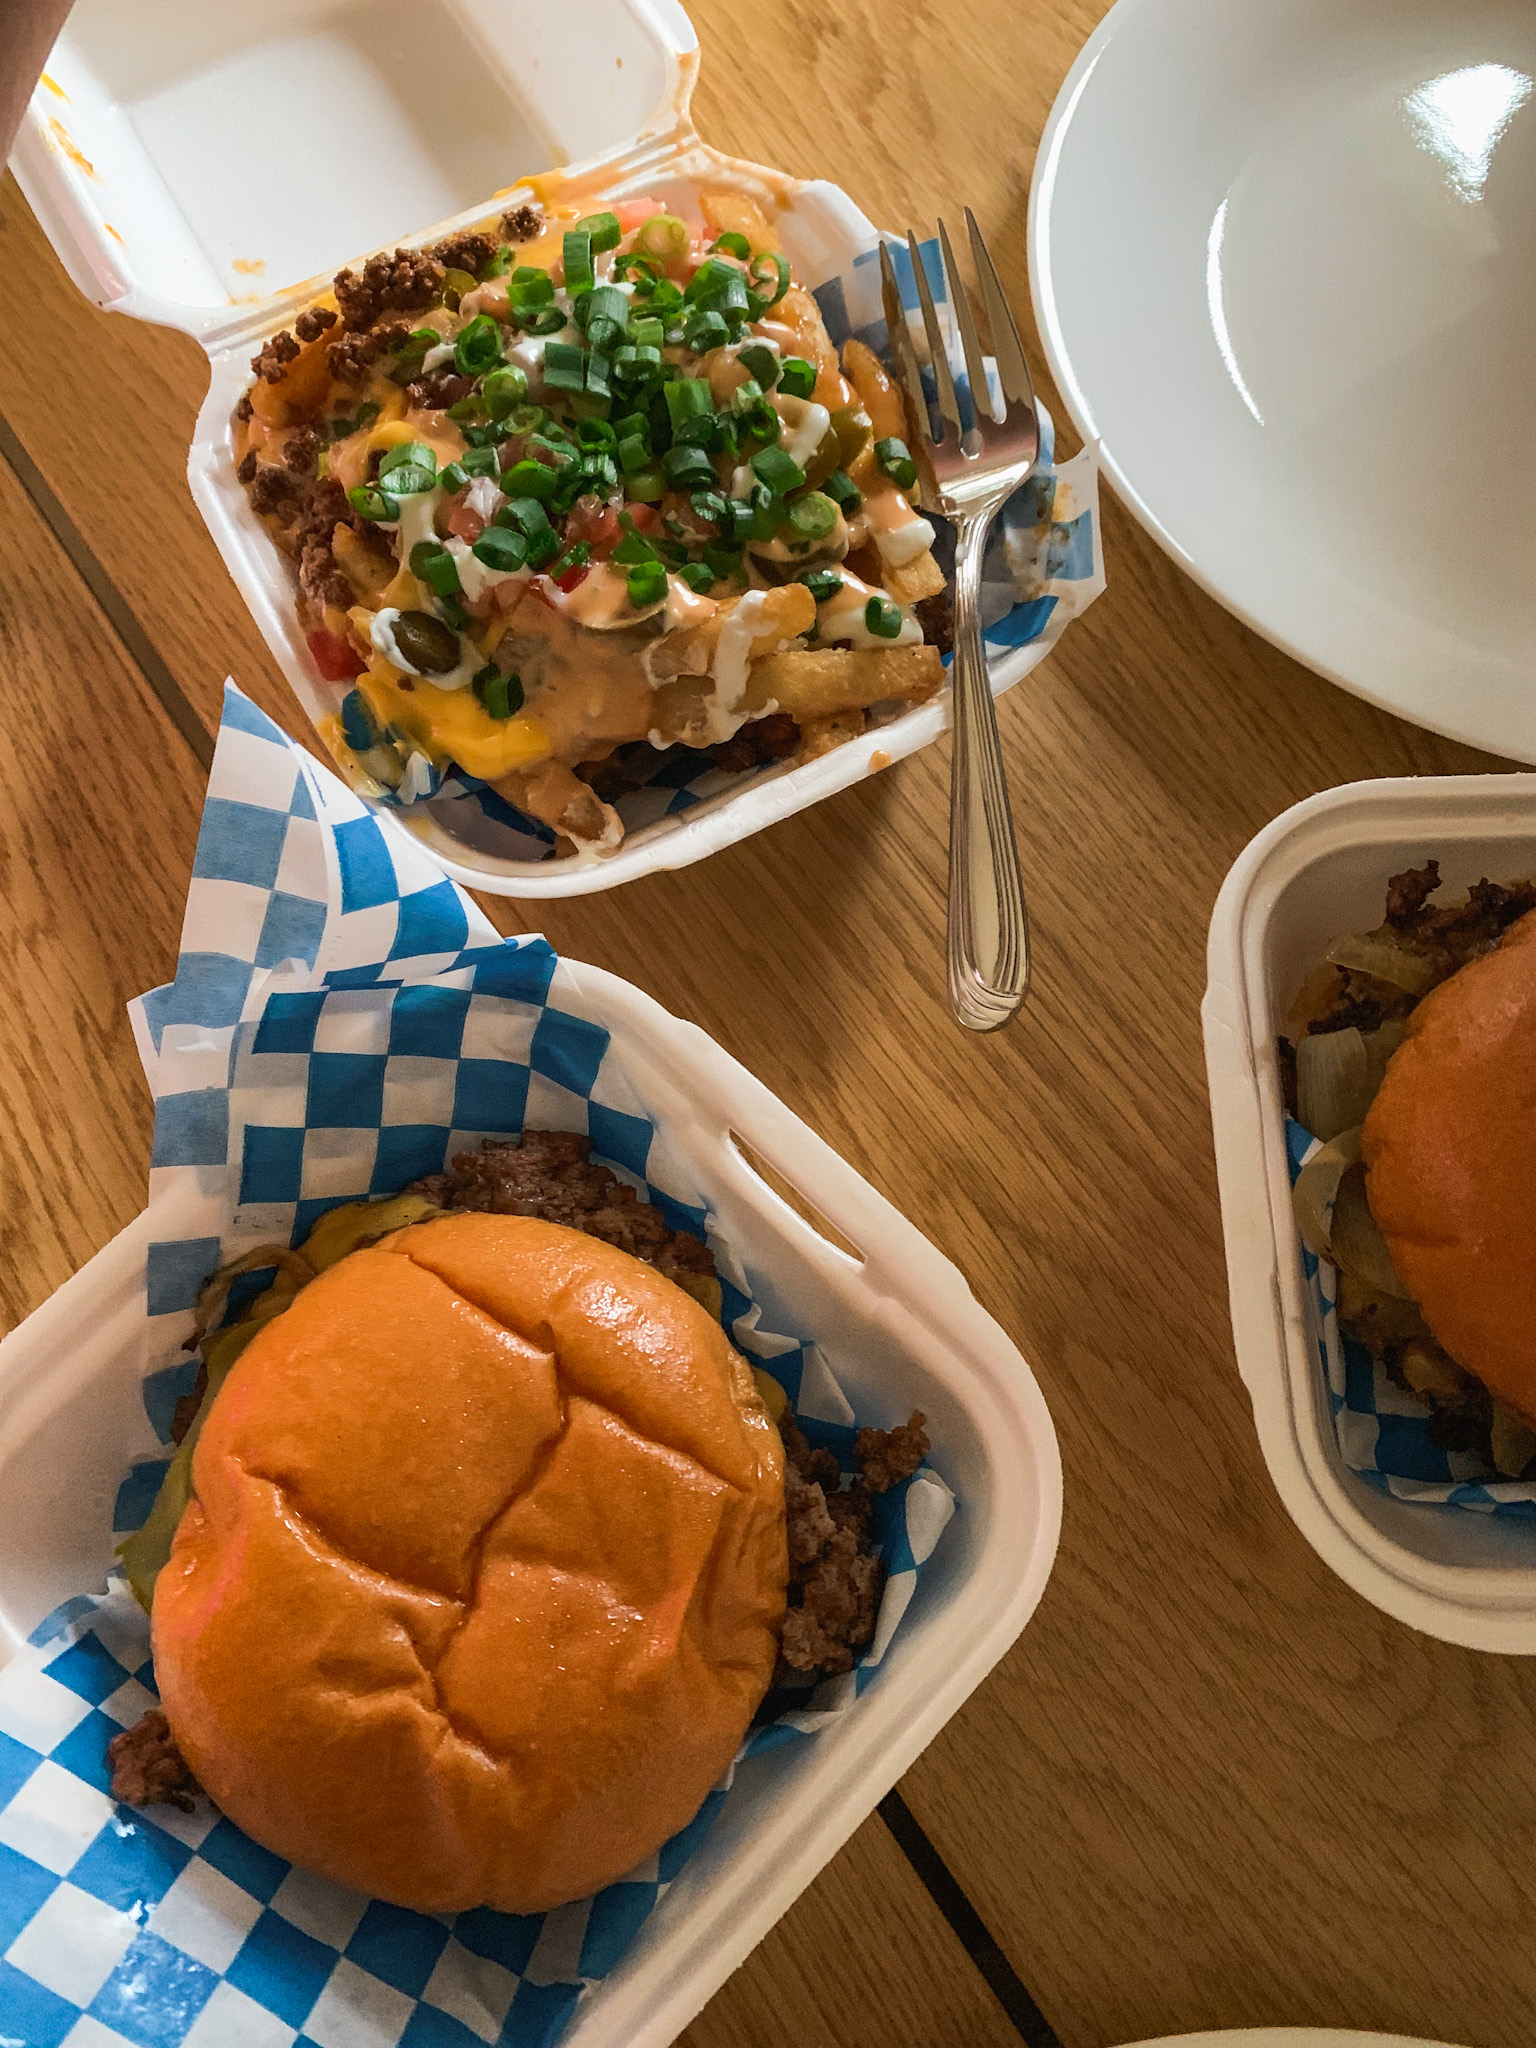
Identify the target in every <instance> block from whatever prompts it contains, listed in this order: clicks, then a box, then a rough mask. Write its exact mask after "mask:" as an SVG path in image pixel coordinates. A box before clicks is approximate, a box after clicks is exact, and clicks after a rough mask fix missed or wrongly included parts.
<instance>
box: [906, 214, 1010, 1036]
mask: <svg viewBox="0 0 1536 2048" xmlns="http://www.w3.org/2000/svg"><path fill="white" fill-rule="evenodd" d="M965 220H966V226H967V227H968V228H969V230H970V237H971V253H972V255H973V256H974V257H975V259H976V273H977V276H978V278H979V280H980V283H981V296H982V300H983V303H984V304H985V307H986V313H987V324H988V326H989V327H990V328H991V330H992V350H993V357H994V360H995V361H996V364H997V373H998V379H999V382H1000V384H1001V386H1002V401H1001V403H1000V404H999V405H998V407H997V409H996V410H995V411H994V409H993V407H994V400H993V393H992V388H991V385H990V383H989V381H988V378H987V371H986V364H985V362H984V361H983V359H982V353H981V342H980V339H979V338H978V336H977V333H976V322H975V319H974V318H973V316H972V313H971V307H970V301H969V300H968V299H967V297H966V295H965V285H964V283H963V281H962V279H961V276H960V271H959V267H958V266H957V264H956V262H955V252H954V250H953V249H952V248H951V247H950V245H949V234H948V231H947V229H946V228H945V226H944V223H943V221H940V222H939V243H940V246H941V248H942V249H943V252H944V269H945V272H946V274H947V277H948V280H949V303H950V305H951V306H952V307H953V308H954V315H955V324H956V326H957V327H958V329H959V331H960V345H961V347H962V349H963V350H964V352H965V368H966V374H967V376H968V378H969V379H970V386H971V406H972V412H973V415H974V419H973V424H972V425H971V426H970V428H969V429H967V428H966V427H965V425H964V423H963V421H962V419H961V414H960V405H959V400H958V398H957V397H956V393H955V380H954V377H953V375H952V373H951V371H950V366H949V354H948V350H947V349H946V346H945V341H944V334H943V331H942V329H941V328H940V326H939V318H938V314H937V313H936V312H935V310H934V304H933V294H932V293H931V291H930V290H929V288H928V278H927V274H926V272H925V271H924V269H923V261H922V257H921V255H920V254H919V252H918V246H917V238H916V236H915V235H913V234H912V232H911V230H910V229H909V230H908V233H907V246H908V248H909V249H910V250H911V253H912V269H913V272H914V274H915V276H916V279H917V296H918V303H919V305H920V306H921V307H922V314H923V326H924V328H925V329H926V331H927V336H928V353H929V356H930V358H931V359H932V363H933V374H934V379H935V382H936V383H937V385H938V394H939V411H940V413H941V414H942V416H943V421H944V432H943V435H942V436H941V438H940V439H939V440H938V441H935V440H934V439H933V436H932V433H931V431H930V427H929V419H928V402H927V399H926V397H925V395H924V392H923V386H922V379H921V376H920V375H919V371H918V362H917V353H916V350H915V349H914V348H913V345H912V336H911V333H910V331H909V329H908V327H907V318H906V314H905V312H904V311H903V309H902V304H901V294H900V291H899V289H898V287H897V283H896V271H895V268H894V266H893V265H892V262H891V252H890V248H889V245H888V244H886V243H884V242H882V243H881V245H880V277H881V283H882V286H883V288H884V296H885V324H886V328H887V330H888V332H889V336H890V346H891V358H892V362H893V363H894V365H895V368H896V372H897V376H898V379H899V381H900V384H901V386H902V390H903V393H904V396H905V399H906V408H907V418H908V422H909V424H910V426H911V430H912V452H913V455H914V456H915V458H916V460H917V464H918V470H919V474H920V477H921V479H922V486H923V506H924V509H925V510H932V511H938V512H942V513H943V514H944V516H945V518H946V519H950V520H952V521H953V522H954V526H955V658H954V663H953V667H952V675H951V682H952V690H951V694H952V697H953V702H954V728H955V742H954V755H953V760H952V765H951V770H950V809H949V938H948V950H949V1001H950V1007H951V1009H952V1010H953V1011H954V1013H955V1016H956V1018H957V1019H958V1020H959V1022H960V1023H961V1024H963V1025H964V1026H965V1027H966V1029H967V1030H969V1031H996V1030H997V1029H998V1028H999V1027H1000V1026H1001V1025H1004V1024H1006V1023H1007V1022H1008V1020H1009V1019H1010V1018H1011V1017H1012V1016H1014V1014H1015V1013H1016V1012H1017V1010H1018V1007H1019V1005H1020V1004H1021V1003H1022V1002H1023V1000H1024V993H1025V990H1026V989H1027V988H1028V986H1029V919H1028V916H1027V914H1026V912H1025V908H1024V882H1023V878H1022V876H1021V875H1020V872H1019V850H1018V847H1017V845H1016V844H1015V842H1014V836H1013V815H1012V812H1011V810H1010V809H1009V804H1008V780H1007V777H1006V775H1005V774H1004V772H1003V749H1002V742H1001V740H1000V739H999V737H998V731H997V711H996V707H995V706H994V704H993V702H992V690H991V687H990V685H989V683H988V681H987V657H986V651H985V649H984V648H983V646H982V640H981V563H982V556H983V554H984V553H985V551H986V545H987V529H988V528H989V527H990V526H991V524H992V517H993V514H994V513H995V512H996V511H997V510H998V508H999V507H1000V506H1001V505H1002V504H1003V503H1004V502H1005V501H1006V500H1007V499H1008V498H1009V497H1010V496H1011V495H1012V494H1013V492H1015V491H1016V490H1017V489H1018V487H1019V485H1020V484H1021V483H1023V481H1024V479H1025V478H1026V477H1027V476H1028V475H1029V473H1030V471H1031V470H1032V469H1033V468H1034V466H1035V464H1036V462H1037V461H1038V460H1039V456H1040V423H1039V421H1038V419H1037V418H1036V416H1035V393H1034V387H1033V385H1032V384H1031V382H1030V377H1029V366H1028V364H1027V363H1026V362H1025V360H1024V349H1023V345H1022V343H1021V342H1020V340H1019V330H1018V328H1017V327H1016V325H1015V324H1014V318H1013V315H1012V313H1011V312H1010V311H1009V309H1008V301H1007V300H1006V299H1005V298H1004V296H1003V288H1002V285H1001V284H1000V283H999V282H998V276H997V271H996V269H995V268H994V266H993V262H992V258H991V256H990V255H989V254H988V253H987V245H986V243H985V242H984V241H983V240H982V238H981V230H980V228H979V227H977V225H976V216H975V215H974V214H973V213H972V212H971V209H970V208H969V207H967V208H966V209H965Z"/></svg>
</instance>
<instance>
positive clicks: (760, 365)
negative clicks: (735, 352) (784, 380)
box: [736, 341, 779, 391]
mask: <svg viewBox="0 0 1536 2048" xmlns="http://www.w3.org/2000/svg"><path fill="white" fill-rule="evenodd" d="M736 360H737V361H738V362H739V363H740V364H741V367H742V368H743V369H744V370H745V371H746V373H747V375H748V376H749V377H752V378H754V379H755V380H756V382H757V384H758V385H759V387H760V388H761V389H762V390H764V391H771V390H772V389H773V387H774V385H775V384H777V383H778V381H779V352H778V350H777V349H775V348H770V347H769V346H768V344H767V342H766V341H749V342H748V343H747V345H746V347H745V348H744V349H743V350H742V351H741V354H740V355H739V356H738V357H737V358H736Z"/></svg>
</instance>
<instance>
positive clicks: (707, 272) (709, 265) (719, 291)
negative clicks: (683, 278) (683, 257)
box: [683, 256, 747, 306]
mask: <svg viewBox="0 0 1536 2048" xmlns="http://www.w3.org/2000/svg"><path fill="white" fill-rule="evenodd" d="M746 294H747V281H746V279H745V278H744V277H743V276H742V274H741V272H740V271H739V270H738V269H737V268H736V265H735V264H734V263H722V262H721V261H720V259H719V258H718V257H717V256H706V257H705V259H704V261H703V262H702V263H701V264H700V265H699V267H698V269H697V270H696V271H695V272H694V273H693V275H692V277H690V278H689V280H688V285H687V289H686V290H685V291H684V293H683V297H684V298H685V299H686V300H687V301H688V303H689V305H690V306H713V305H717V304H721V305H724V304H728V303H731V302H732V301H734V302H735V303H736V304H738V305H741V304H744V303H745V301H746Z"/></svg>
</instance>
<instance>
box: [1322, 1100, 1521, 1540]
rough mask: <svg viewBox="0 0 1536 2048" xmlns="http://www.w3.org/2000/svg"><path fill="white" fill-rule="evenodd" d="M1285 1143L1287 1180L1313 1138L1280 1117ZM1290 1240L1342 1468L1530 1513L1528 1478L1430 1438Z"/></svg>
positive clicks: (1428, 1492) (1412, 1496)
mask: <svg viewBox="0 0 1536 2048" xmlns="http://www.w3.org/2000/svg"><path fill="white" fill-rule="evenodd" d="M1285 1143H1286V1155H1287V1159H1288V1162H1289V1165H1290V1174H1291V1184H1292V1185H1293V1186H1294V1185H1295V1182H1296V1179H1297V1176H1298V1175H1299V1174H1300V1172H1301V1169H1302V1167H1303V1166H1305V1165H1306V1163H1307V1161H1308V1160H1309V1159H1310V1158H1311V1157H1312V1155H1313V1153H1314V1152H1316V1151H1318V1150H1319V1149H1320V1141H1319V1140H1318V1139H1316V1138H1314V1137H1313V1136H1312V1133H1311V1132H1310V1131H1308V1130H1305V1129H1304V1128H1303V1127H1302V1125H1300V1124H1299V1123H1297V1122H1296V1121H1295V1119H1294V1118H1292V1117H1287V1118H1286V1121H1285ZM1297 1246H1298V1248H1299V1250H1300V1253H1301V1271H1302V1277H1303V1280H1304V1282H1305V1287H1306V1295H1307V1300H1308V1302H1309V1304H1310V1310H1311V1330H1312V1341H1313V1344H1314V1346H1315V1347H1316V1351H1317V1359H1318V1363H1319V1365H1320V1366H1321V1367H1322V1371H1323V1377H1324V1379H1325V1380H1326V1382H1327V1385H1328V1407H1329V1411H1330V1413H1331V1414H1332V1416H1333V1426H1334V1431H1335V1433H1336V1435H1337V1437H1338V1442H1339V1454H1340V1456H1341V1457H1342V1458H1343V1460H1344V1462H1345V1464H1346V1465H1347V1466H1348V1467H1349V1469H1350V1470H1351V1471H1352V1472H1358V1473H1359V1474H1360V1477H1361V1478H1362V1479H1364V1480H1366V1481H1368V1482H1369V1483H1370V1484H1371V1485H1372V1486H1374V1487H1377V1488H1378V1489H1379V1490H1380V1491H1381V1492H1382V1493H1389V1494H1391V1495H1392V1497H1393V1498H1394V1499H1395V1500H1409V1501H1419V1502H1422V1503H1426V1504H1428V1505H1430V1506H1443V1507H1453V1508H1470V1509H1471V1510H1472V1511H1473V1512H1474V1513H1476V1514H1480V1515H1500V1516H1503V1517H1504V1518H1505V1519H1506V1520H1510V1519H1512V1520H1516V1521H1528V1522H1529V1521H1536V1485H1533V1484H1532V1483H1531V1481H1530V1480H1528V1479H1505V1478H1502V1477H1501V1476H1500V1475H1499V1474H1498V1473H1497V1472H1494V1471H1492V1470H1491V1469H1490V1468H1489V1466H1488V1465H1487V1464H1486V1463H1485V1462H1484V1460H1483V1459H1482V1458H1480V1457H1478V1456H1477V1454H1476V1453H1475V1452H1473V1451H1448V1450H1446V1449H1445V1448H1444V1446H1443V1445H1440V1444H1437V1443H1436V1442H1435V1441H1434V1439H1433V1438H1432V1437H1431V1435H1430V1433H1429V1424H1430V1410H1429V1407H1428V1405H1427V1403H1425V1402H1423V1401H1421V1400H1419V1399H1418V1397H1417V1396H1416V1395H1414V1394H1410V1393H1408V1392H1406V1391H1405V1389H1404V1388H1402V1387H1400V1386H1398V1384H1397V1383H1396V1381H1395V1380H1394V1379H1393V1378H1392V1376H1391V1374H1390V1373H1388V1372H1387V1370H1386V1368H1385V1367H1384V1366H1381V1365H1378V1364H1377V1363H1376V1361H1375V1359H1373V1358H1372V1356H1371V1354H1370V1352H1369V1351H1367V1349H1366V1348H1365V1346H1364V1345H1363V1344H1357V1343H1356V1342H1355V1340H1354V1338H1353V1337H1346V1336H1345V1334H1344V1332H1343V1331H1342V1330H1341V1329H1340V1327H1339V1316H1338V1307H1337V1302H1336V1298H1335V1296H1336V1288H1337V1280H1338V1276H1337V1274H1336V1273H1335V1271H1334V1268H1333V1267H1332V1266H1331V1265H1330V1264H1329V1263H1328V1261H1327V1260H1326V1259H1320V1258H1318V1256H1317V1254H1316V1253H1315V1252H1313V1251H1311V1250H1310V1249H1309V1248H1308V1247H1307V1245H1306V1244H1304V1243H1303V1242H1302V1240H1301V1239H1300V1238H1298V1239H1297Z"/></svg>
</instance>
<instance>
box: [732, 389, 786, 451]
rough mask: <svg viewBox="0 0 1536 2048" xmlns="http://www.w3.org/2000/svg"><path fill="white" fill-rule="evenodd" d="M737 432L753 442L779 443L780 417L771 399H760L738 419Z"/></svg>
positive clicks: (739, 415)
mask: <svg viewBox="0 0 1536 2048" xmlns="http://www.w3.org/2000/svg"><path fill="white" fill-rule="evenodd" d="M736 431H737V433H738V434H740V435H743V436H744V437H745V438H746V439H747V440H751V441H777V440H778V438H779V416H778V414H777V413H776V412H775V411H774V409H773V401H772V399H770V398H759V399H757V400H756V401H755V402H754V403H753V404H752V405H749V406H748V408H747V410H746V411H745V412H744V413H740V414H738V415H737V418H736Z"/></svg>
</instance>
